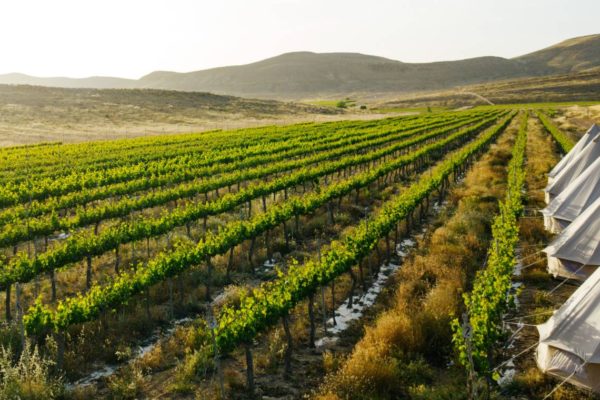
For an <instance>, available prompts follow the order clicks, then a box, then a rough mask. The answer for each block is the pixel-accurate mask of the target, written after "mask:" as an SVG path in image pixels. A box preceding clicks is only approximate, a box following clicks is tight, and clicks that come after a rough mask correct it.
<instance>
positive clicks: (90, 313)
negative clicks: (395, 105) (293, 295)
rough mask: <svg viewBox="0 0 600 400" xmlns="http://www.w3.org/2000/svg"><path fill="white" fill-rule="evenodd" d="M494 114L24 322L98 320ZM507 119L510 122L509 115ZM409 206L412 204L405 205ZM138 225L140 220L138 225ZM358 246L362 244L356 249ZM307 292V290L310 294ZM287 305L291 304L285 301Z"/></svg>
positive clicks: (468, 133) (44, 326) (453, 141)
mask: <svg viewBox="0 0 600 400" xmlns="http://www.w3.org/2000/svg"><path fill="white" fill-rule="evenodd" d="M496 118H497V114H494V115H492V116H489V117H487V118H486V119H484V120H483V121H481V122H478V123H475V124H473V125H470V126H468V127H466V128H463V129H460V130H458V131H457V132H455V133H453V134H450V135H448V136H446V137H445V138H443V139H441V140H438V141H435V142H433V143H431V144H428V145H426V146H423V147H421V148H420V149H418V150H415V151H413V152H411V153H408V154H405V155H402V156H399V157H396V158H394V159H391V160H389V161H388V162H387V163H382V164H381V165H379V166H378V167H377V168H375V169H371V170H367V171H365V172H362V173H359V174H356V175H354V176H353V177H352V178H350V179H347V180H344V181H341V182H339V183H335V184H331V185H329V186H327V189H326V190H324V191H321V192H315V193H312V194H310V195H304V196H302V197H299V196H297V197H291V198H289V199H288V200H287V201H285V202H283V203H282V204H278V205H275V206H272V207H271V208H270V209H269V210H268V212H266V213H261V214H256V215H253V217H252V218H251V219H249V220H246V221H234V222H231V223H229V224H227V225H226V226H225V227H223V228H220V230H219V231H218V232H217V233H211V232H209V233H207V235H206V236H205V237H204V238H203V239H201V240H200V241H199V242H198V244H197V245H193V244H191V243H187V244H186V243H180V244H178V245H177V246H176V247H175V248H174V249H173V250H172V251H170V252H164V253H161V254H159V255H158V256H157V257H156V258H154V259H152V260H150V261H149V262H148V264H147V265H146V266H142V265H139V266H138V268H136V270H135V272H133V273H132V274H122V275H120V276H118V277H116V278H115V279H114V280H113V281H112V282H110V283H109V284H107V285H105V286H93V287H92V288H91V289H90V290H89V291H88V292H87V293H86V294H85V295H81V294H80V295H78V296H76V297H71V298H68V299H66V300H63V301H60V302H59V304H58V305H57V307H56V308H55V310H54V311H50V310H51V308H50V307H47V306H42V305H41V304H39V303H38V304H36V305H35V306H34V307H32V308H31V309H30V310H29V312H28V313H27V315H25V318H24V323H25V326H26V329H27V331H28V332H37V333H42V332H46V331H48V330H63V329H65V328H66V327H68V326H70V325H73V324H78V323H83V322H87V321H91V320H94V319H95V318H97V317H98V316H99V315H100V314H101V313H102V312H103V311H105V310H108V309H111V308H114V307H117V306H119V305H122V304H125V303H126V302H127V301H128V300H129V299H130V298H131V297H132V296H134V295H136V294H139V293H142V292H143V291H144V290H146V289H147V288H149V287H151V286H152V285H155V284H157V283H159V282H162V281H164V280H165V279H167V278H169V277H173V276H176V275H178V274H180V273H181V272H183V271H185V270H187V269H189V268H190V267H192V266H194V265H198V264H200V263H202V262H205V261H206V260H207V259H209V258H210V257H213V256H216V255H222V254H225V253H226V252H227V251H229V249H230V248H232V247H234V246H236V245H239V244H240V243H242V242H244V241H246V240H249V239H252V238H254V237H257V236H258V235H261V234H262V233H264V232H266V231H268V230H270V229H273V228H275V227H277V226H279V225H280V224H281V223H282V222H284V221H288V220H290V219H292V218H293V217H294V216H295V215H307V214H310V213H312V212H314V211H315V210H317V209H318V208H319V207H322V206H324V205H326V204H327V203H328V202H330V201H331V200H333V199H336V198H338V197H340V196H344V195H347V194H349V193H352V192H353V191H354V190H356V189H357V188H364V187H367V186H368V185H370V184H371V183H373V182H375V181H376V180H377V179H379V178H381V177H384V176H386V175H387V174H389V173H391V172H392V171H395V170H398V169H400V168H402V167H403V166H406V165H411V164H413V163H415V162H418V161H419V160H422V159H424V158H425V157H428V156H436V157H441V156H442V155H443V154H444V153H445V152H446V151H447V150H448V149H449V147H450V146H452V145H458V144H461V143H464V141H466V140H468V139H469V138H471V137H472V136H474V135H475V134H476V133H477V132H479V131H480V130H481V129H483V128H485V127H487V126H489V125H490V124H492V123H493V122H494V121H495V119H496ZM504 121H505V122H504V123H506V121H507V119H505V120H504ZM497 126H498V125H497ZM430 135H432V136H431V137H435V135H436V133H435V131H434V132H431V133H430ZM422 139H423V138H422V137H420V138H418V139H417V138H415V139H413V140H419V141H420V140H422ZM362 156H363V155H361V156H359V157H362ZM364 156H366V155H364ZM462 161H464V160H461V159H457V160H456V161H453V162H457V163H460V162H462ZM456 165H458V164H452V166H453V167H454V166H456ZM448 173H449V172H445V173H444V174H441V176H439V177H437V179H434V180H432V181H431V182H430V183H429V184H425V183H422V184H421V185H423V186H424V187H425V189H424V192H423V193H422V194H420V195H413V196H415V197H414V198H411V199H410V201H409V203H408V205H402V206H401V211H394V212H395V213H396V214H398V213H400V214H398V215H396V218H402V217H403V216H405V215H406V212H408V211H410V209H411V208H410V207H412V208H414V207H416V205H417V204H418V201H419V200H420V199H421V198H423V196H426V195H427V194H428V193H430V192H431V191H432V190H433V189H434V188H435V187H436V185H439V183H440V181H439V179H443V178H445V177H446V176H447V174H448ZM406 207H408V208H407V209H405V208H406ZM171 214H172V215H173V216H174V218H177V213H171ZM390 215H392V210H390ZM391 221H392V220H389V221H388V222H387V223H386V225H384V226H383V227H381V228H380V229H388V230H389V229H391V227H392V226H393V225H392V222H391ZM140 223H141V222H138V224H140ZM371 228H372V227H371ZM365 229H366V228H365V227H359V228H358V229H357V235H359V236H360V235H361V232H362V231H363V230H365ZM378 233H379V232H377V231H373V230H372V229H370V230H369V232H365V233H364V235H367V238H368V240H370V242H369V244H364V243H363V244H360V245H359V244H358V242H357V243H349V247H353V250H354V251H359V252H360V254H361V255H364V254H366V253H365V252H366V251H369V249H370V248H372V246H373V243H372V242H373V240H375V238H376V237H378V236H377V234H378ZM96 240H97V239H96ZM365 240H367V239H365ZM94 243H97V242H94ZM357 246H360V247H361V248H360V249H359V248H355V247H357ZM334 254H335V253H332V255H331V256H332V257H341V254H335V255H334ZM326 257H327V256H326ZM345 263H346V261H343V265H341V266H333V267H332V268H333V269H332V270H331V271H330V273H332V274H335V273H339V272H340V271H343V270H345V268H347V265H346V264H345ZM340 268H341V269H340ZM23 273H27V269H23ZM331 276H334V275H331ZM330 278H331V277H330ZM319 279H321V280H322V279H325V278H324V277H321V278H319ZM298 284H300V285H304V284H305V283H304V282H300V281H299V282H298ZM303 293H304V294H307V292H303ZM284 303H285V304H288V303H287V300H286V301H284Z"/></svg>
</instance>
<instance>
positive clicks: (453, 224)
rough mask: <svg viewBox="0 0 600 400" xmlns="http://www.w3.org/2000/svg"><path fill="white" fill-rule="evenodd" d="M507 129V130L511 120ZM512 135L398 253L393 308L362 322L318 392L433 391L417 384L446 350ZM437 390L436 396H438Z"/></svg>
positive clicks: (364, 395) (485, 234)
mask: <svg viewBox="0 0 600 400" xmlns="http://www.w3.org/2000/svg"><path fill="white" fill-rule="evenodd" d="M510 130H511V132H512V133H514V130H515V127H514V125H513V126H511V128H510ZM512 139H513V135H503V136H502V137H501V139H500V141H499V143H498V145H496V146H494V147H493V148H492V150H491V151H490V152H488V153H487V154H486V155H485V156H484V157H483V159H482V160H481V161H480V162H478V163H476V164H475V166H474V168H473V169H472V170H471V171H470V172H469V173H468V174H467V177H466V179H465V181H464V183H463V184H462V185H461V186H460V187H458V188H455V189H454V190H452V192H451V194H450V196H449V199H450V202H451V204H452V205H451V206H450V207H449V209H450V210H454V211H455V212H454V215H442V216H441V217H440V218H441V219H442V220H445V221H446V222H445V223H444V224H443V225H442V226H440V227H439V228H437V229H436V230H435V231H434V232H433V234H432V235H431V237H430V238H427V239H425V240H424V241H423V242H422V243H420V244H419V250H418V253H417V254H416V255H415V256H414V257H412V258H409V259H408V260H405V262H404V264H403V267H402V268H401V269H400V271H399V272H398V276H397V280H398V282H400V283H399V286H398V288H397V290H396V292H395V294H394V303H393V306H392V308H391V309H389V310H387V311H385V312H384V313H382V314H381V315H380V316H379V317H378V318H377V320H376V322H375V323H374V324H373V325H372V326H370V327H367V328H366V333H365V336H364V338H363V339H362V340H360V342H359V343H358V344H357V345H356V346H355V348H354V350H353V352H352V353H351V355H350V356H349V358H348V360H347V361H346V362H345V363H344V364H343V366H342V367H341V368H340V369H339V371H337V372H335V373H333V374H330V375H328V377H327V378H326V381H325V383H324V384H323V385H322V387H321V388H320V391H319V392H320V393H319V395H317V396H316V398H317V399H319V400H324V399H336V398H339V399H393V398H411V397H413V398H432V397H427V396H430V395H431V396H433V392H431V391H429V390H425V389H423V388H424V387H429V386H431V385H434V384H435V382H434V371H435V367H436V366H442V365H444V364H445V363H446V362H447V361H448V358H449V357H450V356H451V352H452V350H451V342H450V337H451V331H450V325H449V323H450V320H451V318H453V316H454V315H457V313H458V312H459V310H460V306H461V304H462V302H461V293H462V291H463V290H464V289H465V287H466V285H467V282H468V281H469V279H468V277H469V276H471V275H472V274H473V273H474V270H475V269H476V268H478V267H479V266H480V263H481V261H482V259H483V256H484V255H485V252H486V250H487V242H488V240H489V236H490V232H489V230H490V223H491V218H492V216H493V215H494V213H495V211H496V208H497V200H498V199H499V198H500V197H501V196H502V195H503V193H504V181H505V166H506V163H507V161H508V158H509V157H508V156H507V153H508V154H510V146H511V145H512ZM451 385H452V386H453V387H454V389H453V390H452V391H450V392H454V393H455V394H458V395H459V394H460V393H461V392H462V391H461V389H460V382H454V383H452V384H451ZM419 388H420V389H419ZM442 392H443V390H440V391H438V393H437V394H436V396H438V395H439V396H440V397H439V398H445V397H443V394H442ZM450 392H449V393H450ZM453 398H456V397H453Z"/></svg>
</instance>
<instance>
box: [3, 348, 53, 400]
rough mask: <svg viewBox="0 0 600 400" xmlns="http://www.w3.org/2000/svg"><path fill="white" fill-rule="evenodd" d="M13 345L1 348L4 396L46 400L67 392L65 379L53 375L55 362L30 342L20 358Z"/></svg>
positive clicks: (15, 398) (11, 398) (11, 399)
mask: <svg viewBox="0 0 600 400" xmlns="http://www.w3.org/2000/svg"><path fill="white" fill-rule="evenodd" d="M14 357H15V355H14V353H13V351H12V349H11V348H10V347H4V346H2V347H1V348H0V398H2V399H7V400H13V399H14V400H28V399H31V400H34V399H35V400H46V399H56V398H58V397H60V396H62V395H63V392H64V388H63V385H62V381H61V378H60V377H59V378H55V377H52V376H51V374H50V371H51V369H52V367H53V366H54V362H53V361H50V360H48V359H46V358H44V357H42V355H41V354H40V352H39V350H38V348H37V346H33V347H32V345H31V343H29V342H26V343H25V346H24V347H23V351H22V352H21V356H20V357H19V359H18V361H17V362H16V363H15V362H13V359H14Z"/></svg>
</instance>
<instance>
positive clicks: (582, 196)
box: [542, 158, 600, 233]
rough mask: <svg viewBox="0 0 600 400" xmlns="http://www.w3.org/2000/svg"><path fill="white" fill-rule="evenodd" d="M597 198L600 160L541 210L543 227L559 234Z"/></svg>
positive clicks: (599, 181) (599, 192)
mask: <svg viewBox="0 0 600 400" xmlns="http://www.w3.org/2000/svg"><path fill="white" fill-rule="evenodd" d="M598 198H600V158H598V159H597V160H596V161H594V162H593V163H592V164H591V165H590V166H589V167H588V168H587V169H586V170H585V171H583V173H582V174H581V175H579V176H578V177H577V178H576V179H575V180H574V181H573V182H571V184H569V185H568V186H567V187H566V188H565V190H563V191H562V192H561V193H560V194H559V195H558V196H556V197H555V198H554V199H553V200H552V201H551V202H550V204H549V205H548V207H546V208H545V209H543V210H542V214H544V226H545V227H546V229H547V230H549V231H550V232H552V233H560V232H561V231H562V230H563V229H564V228H566V227H567V225H569V224H570V223H571V222H572V221H574V220H575V219H576V218H577V217H578V216H579V215H581V213H583V211H585V209H587V208H588V207H589V206H590V205H591V204H592V203H593V202H594V201H596V199H598Z"/></svg>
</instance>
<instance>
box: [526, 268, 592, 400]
mask: <svg viewBox="0 0 600 400" xmlns="http://www.w3.org/2000/svg"><path fill="white" fill-rule="evenodd" d="M598 298H600V270H596V271H595V272H594V274H592V276H590V278H589V279H588V280H586V281H585V282H584V283H583V284H582V285H581V286H580V287H579V288H578V289H577V290H576V291H575V292H574V293H573V295H572V296H571V297H570V298H569V299H568V300H567V301H566V302H565V303H564V304H563V305H562V307H560V308H559V309H558V310H557V311H556V312H555V313H554V314H553V315H552V317H550V319H549V320H548V321H546V322H545V323H543V324H541V325H538V326H537V329H538V332H539V334H540V340H539V343H538V347H537V352H536V362H537V365H538V367H539V368H540V369H541V370H542V372H544V373H547V374H549V375H554V376H556V377H559V378H562V379H566V380H567V382H569V383H571V384H574V385H577V386H580V387H583V388H585V389H590V390H593V391H595V392H597V393H600V302H599V301H598Z"/></svg>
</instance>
